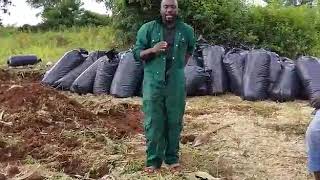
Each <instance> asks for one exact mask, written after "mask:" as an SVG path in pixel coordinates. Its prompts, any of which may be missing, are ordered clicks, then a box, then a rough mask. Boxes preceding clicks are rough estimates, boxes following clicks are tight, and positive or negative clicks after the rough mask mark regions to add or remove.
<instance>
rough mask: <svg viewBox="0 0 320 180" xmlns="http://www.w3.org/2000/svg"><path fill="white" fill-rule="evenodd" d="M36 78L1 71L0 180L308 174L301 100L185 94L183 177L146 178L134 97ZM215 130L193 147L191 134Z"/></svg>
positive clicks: (307, 111)
mask: <svg viewBox="0 0 320 180" xmlns="http://www.w3.org/2000/svg"><path fill="white" fill-rule="evenodd" d="M41 75H42V73H41V71H38V70H27V71H26V70H23V71H21V70H0V154H1V156H0V179H1V174H2V175H3V176H6V178H8V179H28V178H29V179H30V177H33V176H35V174H36V175H38V179H99V178H101V177H103V179H128V180H129V179H197V178H195V176H194V173H195V172H198V171H202V172H207V173H209V174H210V175H211V176H213V177H216V178H220V179H234V180H240V179H241V180H243V179H246V180H249V179H250V180H251V179H252V180H253V179H272V180H273V179H274V180H279V179H281V180H282V179H283V180H292V179H297V180H300V179H301V180H305V179H312V176H311V175H310V174H309V173H308V172H307V169H306V153H305V146H304V133H305V130H306V128H307V126H308V123H309V121H310V119H311V112H312V109H311V108H310V107H309V106H308V103H307V101H295V102H288V103H276V102H272V101H264V102H248V101H242V100H241V99H240V98H239V97H236V96H234V95H231V94H227V95H222V96H217V97H213V96H212V97H210V96H204V97H195V98H188V100H187V106H186V113H185V118H184V130H183V137H182V143H181V163H182V164H183V167H184V171H183V173H181V174H176V175H172V174H170V173H169V172H168V171H167V170H165V169H163V170H162V172H161V174H157V175H153V176H148V175H146V174H144V173H143V172H142V169H143V166H144V159H145V156H144V153H145V145H144V144H145V143H144V137H143V128H142V119H143V114H142V112H141V99H140V98H125V99H116V98H113V97H111V96H94V95H85V96H79V95H76V94H72V93H70V92H59V91H56V90H54V89H51V88H48V87H45V86H42V85H41V84H40V83H39V80H40V79H41ZM225 125H229V126H226V127H225ZM219 127H223V128H222V129H221V130H218V131H216V132H212V133H208V135H207V136H204V138H203V139H202V140H203V141H202V142H203V144H201V145H200V146H198V147H193V140H194V139H195V137H199V136H201V135H203V134H206V132H210V131H213V130H215V129H217V128H219ZM14 170H16V171H14ZM31 179H32V178H31ZM198 179H199V178H198Z"/></svg>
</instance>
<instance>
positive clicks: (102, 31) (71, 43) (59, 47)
mask: <svg viewBox="0 0 320 180" xmlns="http://www.w3.org/2000/svg"><path fill="white" fill-rule="evenodd" d="M115 34H116V30H115V29H114V28H112V27H109V26H108V27H82V28H79V27H72V28H69V29H64V30H60V31H47V32H19V31H18V30H16V29H14V28H1V27H0V64H4V63H6V60H7V59H8V57H9V56H11V55H18V54H35V55H37V56H38V57H39V58H41V59H42V60H43V61H44V62H48V61H51V62H55V61H57V60H58V59H59V58H60V57H61V56H62V55H63V54H64V53H65V52H66V51H68V50H71V49H74V48H79V47H82V48H85V49H87V50H88V51H94V50H108V49H110V48H113V47H115V48H117V49H119V48H120V47H121V45H120V43H119V41H117V40H116V39H115Z"/></svg>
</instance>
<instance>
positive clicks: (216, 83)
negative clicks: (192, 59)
mask: <svg viewBox="0 0 320 180" xmlns="http://www.w3.org/2000/svg"><path fill="white" fill-rule="evenodd" d="M224 54H225V50H224V48H223V47H220V46H207V47H205V48H203V50H202V55H203V60H204V69H205V70H206V71H209V70H210V72H211V74H210V80H211V83H210V89H209V93H210V94H214V95H216V94H222V93H224V92H226V91H227V90H228V85H229V82H228V76H227V73H226V70H225V67H224V64H223V58H224Z"/></svg>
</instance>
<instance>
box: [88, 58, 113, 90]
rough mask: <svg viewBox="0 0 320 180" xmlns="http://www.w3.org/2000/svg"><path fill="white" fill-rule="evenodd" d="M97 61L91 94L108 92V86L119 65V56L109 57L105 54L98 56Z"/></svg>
mask: <svg viewBox="0 0 320 180" xmlns="http://www.w3.org/2000/svg"><path fill="white" fill-rule="evenodd" d="M99 61H100V62H99V65H98V69H97V74H96V78H95V80H94V85H93V94H110V87H111V83H112V80H113V77H114V75H115V73H116V70H117V68H118V65H119V58H118V57H117V56H115V57H113V58H112V59H109V58H108V57H107V56H105V57H102V58H100V59H99Z"/></svg>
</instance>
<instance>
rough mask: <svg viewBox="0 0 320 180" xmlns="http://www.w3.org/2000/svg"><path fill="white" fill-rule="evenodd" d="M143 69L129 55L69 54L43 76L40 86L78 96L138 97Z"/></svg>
mask: <svg viewBox="0 0 320 180" xmlns="http://www.w3.org/2000/svg"><path fill="white" fill-rule="evenodd" d="M142 78H143V66H142V64H141V63H139V62H136V61H135V60H134V58H133V54H132V52H131V51H127V52H121V53H117V52H116V51H115V50H111V51H94V52H91V53H88V52H87V51H85V50H77V49H76V50H71V51H68V52H66V53H65V54H64V55H63V56H62V57H61V58H60V59H59V60H58V62H57V63H56V64H55V65H54V66H53V67H52V68H51V69H50V70H48V71H47V72H46V74H45V75H44V78H43V79H42V83H43V84H46V85H49V86H52V87H54V88H56V89H59V90H64V91H69V90H70V91H71V92H74V93H78V94H88V93H92V94H111V95H114V96H116V97H132V96H136V95H140V94H141V93H140V91H141V84H142Z"/></svg>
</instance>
